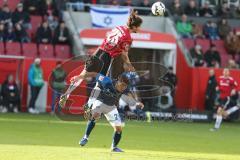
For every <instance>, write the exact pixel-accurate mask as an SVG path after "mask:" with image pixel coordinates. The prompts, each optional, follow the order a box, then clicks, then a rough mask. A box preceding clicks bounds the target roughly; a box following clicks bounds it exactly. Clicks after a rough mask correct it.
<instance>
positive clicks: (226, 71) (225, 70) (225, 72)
mask: <svg viewBox="0 0 240 160" xmlns="http://www.w3.org/2000/svg"><path fill="white" fill-rule="evenodd" d="M229 75H230V72H229V69H228V68H224V70H223V76H224V77H228V76H229Z"/></svg>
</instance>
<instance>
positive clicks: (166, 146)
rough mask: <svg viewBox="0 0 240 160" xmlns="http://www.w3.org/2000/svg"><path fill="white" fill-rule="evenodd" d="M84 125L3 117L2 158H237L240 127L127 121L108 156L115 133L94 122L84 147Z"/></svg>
mask: <svg viewBox="0 0 240 160" xmlns="http://www.w3.org/2000/svg"><path fill="white" fill-rule="evenodd" d="M85 125H86V122H84V121H79V122H64V121H61V120H58V119H57V117H55V116H50V115H37V116H36V115H29V114H4V115H3V114H1V115H0V128H1V130H0V160H16V159H17V160H21V159H23V160H33V159H34V160H48V159H49V160H55V159H56V160H75V159H81V160H82V159H83V160H115V159H116V160H143V159H144V160H145V159H149V160H240V139H239V138H240V136H239V135H240V134H239V133H240V124H239V123H223V126H222V128H221V130H220V131H218V132H210V131H209V128H211V127H212V126H213V124H207V123H186V122H162V121H160V122H153V123H147V122H133V121H131V122H127V123H126V127H125V128H124V130H123V138H122V141H121V142H120V145H119V146H120V147H121V148H122V149H124V151H125V153H120V154H119V153H118V154H116V153H111V152H110V148H109V147H110V144H111V141H112V133H113V130H112V128H111V127H110V125H109V124H108V123H107V122H105V121H100V122H98V123H97V125H96V127H95V129H94V130H93V132H92V135H91V137H90V140H89V143H88V144H87V146H86V147H79V145H78V141H79V139H80V138H81V137H82V135H83V133H84V130H85Z"/></svg>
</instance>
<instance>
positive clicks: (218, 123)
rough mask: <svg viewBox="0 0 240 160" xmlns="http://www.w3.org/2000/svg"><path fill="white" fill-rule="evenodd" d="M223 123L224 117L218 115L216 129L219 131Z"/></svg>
mask: <svg viewBox="0 0 240 160" xmlns="http://www.w3.org/2000/svg"><path fill="white" fill-rule="evenodd" d="M221 123H222V116H221V115H217V118H216V122H215V126H214V127H215V128H216V129H219V128H220V125H221Z"/></svg>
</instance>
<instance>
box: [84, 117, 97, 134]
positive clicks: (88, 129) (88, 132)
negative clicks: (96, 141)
mask: <svg viewBox="0 0 240 160" xmlns="http://www.w3.org/2000/svg"><path fill="white" fill-rule="evenodd" d="M94 126H95V119H94V120H91V121H88V124H87V128H86V132H85V135H84V138H88V137H89V135H90V133H91V132H92V130H93V128H94Z"/></svg>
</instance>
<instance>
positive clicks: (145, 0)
mask: <svg viewBox="0 0 240 160" xmlns="http://www.w3.org/2000/svg"><path fill="white" fill-rule="evenodd" d="M140 7H144V8H151V4H150V2H149V0H143V2H141V3H140ZM138 13H139V14H140V15H150V13H151V10H150V9H148V10H143V9H139V10H138Z"/></svg>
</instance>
